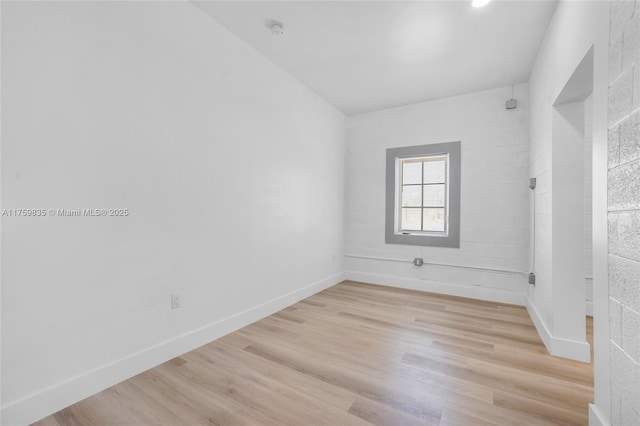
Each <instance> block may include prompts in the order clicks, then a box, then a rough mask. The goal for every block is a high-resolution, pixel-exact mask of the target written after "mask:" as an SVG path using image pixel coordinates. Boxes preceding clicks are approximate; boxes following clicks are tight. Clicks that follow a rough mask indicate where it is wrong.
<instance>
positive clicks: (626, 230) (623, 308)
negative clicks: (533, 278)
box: [608, 1, 640, 425]
mask: <svg viewBox="0 0 640 426" xmlns="http://www.w3.org/2000/svg"><path fill="white" fill-rule="evenodd" d="M609 43H610V44H609V179H608V180H609V184H608V205H609V209H608V210H609V303H610V327H611V329H610V332H611V342H610V351H611V352H610V357H611V382H612V385H611V397H612V399H611V421H612V423H613V424H614V425H640V90H639V89H640V1H635V2H634V1H614V2H611V29H610V39H609Z"/></svg>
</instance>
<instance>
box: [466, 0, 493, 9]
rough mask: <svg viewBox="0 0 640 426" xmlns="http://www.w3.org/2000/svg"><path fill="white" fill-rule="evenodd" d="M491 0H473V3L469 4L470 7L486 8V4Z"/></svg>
mask: <svg viewBox="0 0 640 426" xmlns="http://www.w3.org/2000/svg"><path fill="white" fill-rule="evenodd" d="M490 1H491V0H473V2H471V6H473V7H482V6H486V4H487V3H489V2H490Z"/></svg>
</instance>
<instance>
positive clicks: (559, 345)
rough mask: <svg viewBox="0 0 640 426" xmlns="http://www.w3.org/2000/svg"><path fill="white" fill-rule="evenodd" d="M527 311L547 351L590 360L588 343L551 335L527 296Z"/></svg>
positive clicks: (562, 355) (552, 353) (554, 354)
mask: <svg viewBox="0 0 640 426" xmlns="http://www.w3.org/2000/svg"><path fill="white" fill-rule="evenodd" d="M526 306H527V311H528V312H529V316H530V317H531V320H532V321H533V324H534V325H535V326H536V330H537V331H538V334H539V335H540V338H541V339H542V341H543V342H544V346H545V347H546V348H547V351H548V352H549V353H550V354H551V355H553V356H559V357H562V358H569V359H574V360H577V361H582V362H590V361H591V347H590V346H589V343H587V342H586V341H585V342H580V341H577V340H567V339H562V338H559V337H555V336H553V334H551V331H549V328H548V327H547V324H546V323H545V322H544V320H543V319H542V316H541V315H540V313H539V312H538V310H537V309H536V307H535V305H534V304H533V301H532V300H531V299H530V298H528V297H527V304H526Z"/></svg>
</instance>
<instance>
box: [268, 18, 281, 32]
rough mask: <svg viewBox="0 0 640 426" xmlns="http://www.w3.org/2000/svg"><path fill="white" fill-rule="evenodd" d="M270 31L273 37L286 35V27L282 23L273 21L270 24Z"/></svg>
mask: <svg viewBox="0 0 640 426" xmlns="http://www.w3.org/2000/svg"><path fill="white" fill-rule="evenodd" d="M269 30H270V31H271V34H273V35H282V34H283V33H284V25H282V24H281V23H280V22H275V21H273V22H271V23H270V24H269Z"/></svg>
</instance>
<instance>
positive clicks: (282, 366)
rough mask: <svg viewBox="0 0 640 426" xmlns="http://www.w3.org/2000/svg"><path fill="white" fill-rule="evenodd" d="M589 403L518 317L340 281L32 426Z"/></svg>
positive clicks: (507, 410)
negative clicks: (36, 425)
mask: <svg viewBox="0 0 640 426" xmlns="http://www.w3.org/2000/svg"><path fill="white" fill-rule="evenodd" d="M591 327H592V326H591V321H590V320H589V322H588V329H589V334H590V335H591V330H592V328H591ZM592 399H593V365H590V364H585V363H580V362H576V361H570V360H566V359H561V358H555V357H552V356H550V355H548V354H547V353H546V350H545V348H544V346H543V344H542V342H541V340H540V338H539V337H538V335H537V333H536V330H535V328H534V326H533V324H532V322H531V320H530V318H529V316H528V315H527V312H526V310H525V309H524V308H522V307H518V306H512V305H505V304H499V303H491V302H481V301H476V300H471V299H463V298H456V297H450V296H443V295H436V294H431V293H422V292H416V291H410V290H400V289H394V288H390V287H383V286H374V285H368V284H362V283H356V282H349V281H346V282H343V283H341V284H338V285H336V286H334V287H332V288H330V289H327V290H325V291H323V292H321V293H318V294H316V295H314V296H312V297H310V298H308V299H306V300H303V301H301V302H299V303H297V304H295V305H293V306H291V307H289V308H287V309H285V310H283V311H281V312H278V313H276V314H273V315H271V316H270V317H268V318H265V319H263V320H261V321H258V322H256V323H254V324H252V325H250V326H248V327H245V328H243V329H241V330H238V331H236V332H234V333H232V334H230V335H227V336H225V337H224V338H221V339H219V340H217V341H215V342H212V343H210V344H208V345H205V346H203V347H201V348H199V349H197V350H195V351H192V352H189V353H187V354H185V355H183V356H181V357H178V358H175V359H173V360H171V361H169V362H167V363H165V364H162V365H160V366H158V367H155V368H153V369H151V370H149V371H147V372H145V373H142V374H140V375H138V376H136V377H133V378H131V379H129V380H127V381H125V382H123V383H120V384H118V385H116V386H113V387H112V388H109V389H107V390H105V391H103V392H100V393H98V394H96V395H94V396H92V397H90V398H87V399H85V400H84V401H81V402H79V403H77V404H75V405H73V406H71V407H68V408H66V409H64V410H61V411H59V412H58V413H55V414H53V415H52V416H49V417H47V418H46V419H43V420H42V421H41V422H38V423H37V424H38V425H41V426H44V425H54V426H65V425H82V426H91V425H107V424H108V425H136V426H138V425H209V424H211V425H241V424H242V425H244V424H261V425H332V426H333V425H367V424H372V423H373V424H378V425H394V426H396V425H416V424H428V425H465V426H467V425H469V426H478V425H489V424H494V425H506V424H521V425H537V424H583V425H586V424H587V404H588V403H589V402H591V401H592Z"/></svg>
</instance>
